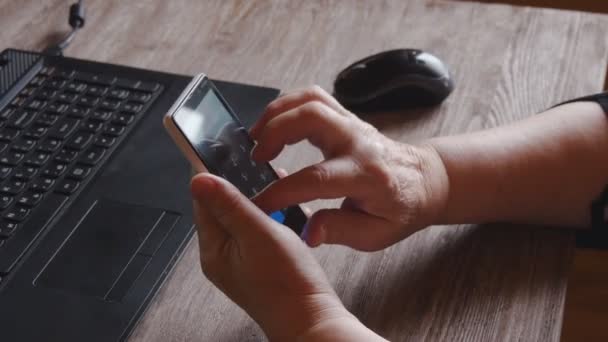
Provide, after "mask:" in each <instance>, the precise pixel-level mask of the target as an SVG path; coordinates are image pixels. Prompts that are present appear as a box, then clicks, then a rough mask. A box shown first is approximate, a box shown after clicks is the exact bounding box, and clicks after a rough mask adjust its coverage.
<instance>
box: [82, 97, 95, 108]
mask: <svg viewBox="0 0 608 342" xmlns="http://www.w3.org/2000/svg"><path fill="white" fill-rule="evenodd" d="M98 102H99V98H97V97H92V96H81V97H80V98H78V104H79V105H81V106H84V107H93V106H95V105H96V104H97V103H98Z"/></svg>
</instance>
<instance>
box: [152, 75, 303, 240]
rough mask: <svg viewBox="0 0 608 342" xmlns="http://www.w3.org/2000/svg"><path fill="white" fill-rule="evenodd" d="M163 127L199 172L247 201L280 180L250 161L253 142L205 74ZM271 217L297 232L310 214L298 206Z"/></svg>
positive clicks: (188, 89) (263, 165)
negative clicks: (220, 180)
mask: <svg viewBox="0 0 608 342" xmlns="http://www.w3.org/2000/svg"><path fill="white" fill-rule="evenodd" d="M163 123H164V125H165V128H166V129H167V131H168V132H169V134H170V135H171V137H172V138H173V140H174V141H175V143H176V144H177V146H178V147H179V148H180V150H181V151H182V153H183V154H184V155H185V156H186V158H187V159H188V160H189V161H190V163H191V164H192V167H193V168H194V169H195V171H196V172H210V173H212V174H214V175H216V176H220V177H223V178H225V179H226V180H228V181H229V182H231V183H232V184H234V185H235V186H236V187H237V189H239V190H240V191H241V192H242V193H243V194H244V195H245V196H247V197H248V198H252V197H253V196H255V195H256V194H257V193H258V192H260V191H262V190H263V189H264V188H265V187H266V186H268V185H269V184H270V183H272V182H273V181H275V180H276V179H278V176H277V174H276V173H275V171H274V170H273V168H272V166H271V165H270V164H269V163H257V162H255V161H253V160H252V159H251V157H250V154H251V149H252V148H253V146H254V145H255V143H254V141H253V139H252V138H251V137H250V136H249V133H248V132H247V130H246V129H245V127H243V125H242V124H241V122H240V121H239V119H238V117H237V116H236V115H235V113H234V112H233V111H232V109H231V108H230V106H229V105H228V103H227V102H226V100H225V99H224V98H223V97H222V95H221V94H220V93H219V91H218V90H217V88H216V87H215V86H214V85H213V83H212V82H211V80H209V79H208V78H207V76H206V75H204V74H200V75H197V76H195V77H194V78H193V80H192V82H190V84H189V85H188V86H187V87H186V89H185V90H184V92H183V93H182V94H181V95H180V97H179V98H178V100H177V101H176V103H175V104H174V105H173V106H172V107H171V109H170V110H169V112H168V113H167V114H166V115H165V117H164V119H163ZM270 216H271V217H272V218H273V219H275V220H276V221H278V222H279V223H282V224H284V225H286V226H288V227H289V228H291V229H292V230H293V231H295V232H296V233H297V234H300V233H301V231H302V228H303V227H304V224H305V223H306V215H305V214H304V212H302V210H301V208H300V207H299V206H293V207H289V208H285V209H283V210H279V211H276V212H274V213H271V214H270Z"/></svg>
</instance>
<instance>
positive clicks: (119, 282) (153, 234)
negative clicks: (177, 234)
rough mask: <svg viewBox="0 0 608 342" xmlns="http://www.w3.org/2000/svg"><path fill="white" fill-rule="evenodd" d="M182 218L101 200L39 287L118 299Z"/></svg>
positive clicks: (53, 261) (41, 277) (48, 268)
mask: <svg viewBox="0 0 608 342" xmlns="http://www.w3.org/2000/svg"><path fill="white" fill-rule="evenodd" d="M178 220H179V215H177V214H174V213H170V212H166V211H165V210H162V209H157V208H150V207H146V206H138V205H132V204H125V203H120V202H116V201H112V200H105V199H103V200H98V201H96V202H95V203H94V204H93V205H92V206H91V207H90V208H89V210H88V211H86V212H85V213H84V215H83V217H82V218H81V219H80V221H79V222H78V223H77V224H76V227H74V229H73V230H72V233H71V234H70V236H69V237H68V238H67V240H66V241H65V242H64V244H63V245H62V246H61V247H60V248H59V250H58V251H57V252H56V253H55V255H54V257H53V258H52V259H51V261H50V262H49V263H48V264H47V266H46V267H45V268H44V269H43V271H42V272H41V274H40V275H39V277H38V279H37V281H36V285H38V286H42V287H46V288H52V289H59V290H63V291H67V292H70V293H76V294H80V295H87V296H94V297H97V298H100V299H104V300H108V301H120V299H121V298H122V297H123V296H124V295H125V294H126V292H127V291H128V290H129V288H130V286H131V285H132V284H133V282H134V281H135V280H136V279H137V276H138V275H139V274H141V272H142V271H143V270H144V269H145V267H146V265H147V264H148V261H149V260H150V259H151V258H152V255H153V254H154V252H155V251H156V249H158V247H160V245H161V244H162V241H163V240H164V238H165V237H166V236H167V235H168V233H169V232H170V231H171V228H173V226H174V225H175V223H177V221H178ZM59 224H61V223H59Z"/></svg>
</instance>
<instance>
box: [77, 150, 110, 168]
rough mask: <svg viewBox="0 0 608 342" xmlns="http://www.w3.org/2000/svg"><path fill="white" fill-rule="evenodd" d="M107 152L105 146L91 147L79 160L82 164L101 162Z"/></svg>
mask: <svg viewBox="0 0 608 342" xmlns="http://www.w3.org/2000/svg"><path fill="white" fill-rule="evenodd" d="M105 153H106V151H105V150H104V149H103V148H100V147H91V148H89V149H88V150H86V151H85V152H84V153H83V154H82V156H81V157H80V159H79V160H78V161H79V162H80V163H82V164H85V165H91V166H93V165H95V164H97V163H99V161H100V160H101V158H103V155H104V154H105Z"/></svg>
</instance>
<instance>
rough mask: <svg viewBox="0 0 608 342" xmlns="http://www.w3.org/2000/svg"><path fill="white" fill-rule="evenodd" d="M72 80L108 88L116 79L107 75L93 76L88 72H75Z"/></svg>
mask: <svg viewBox="0 0 608 342" xmlns="http://www.w3.org/2000/svg"><path fill="white" fill-rule="evenodd" d="M74 79H75V80H79V81H82V82H86V83H93V84H98V85H103V86H109V85H111V84H112V83H113V82H114V80H115V79H116V77H114V76H107V75H95V74H91V73H88V72H76V73H75V74H74Z"/></svg>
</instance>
